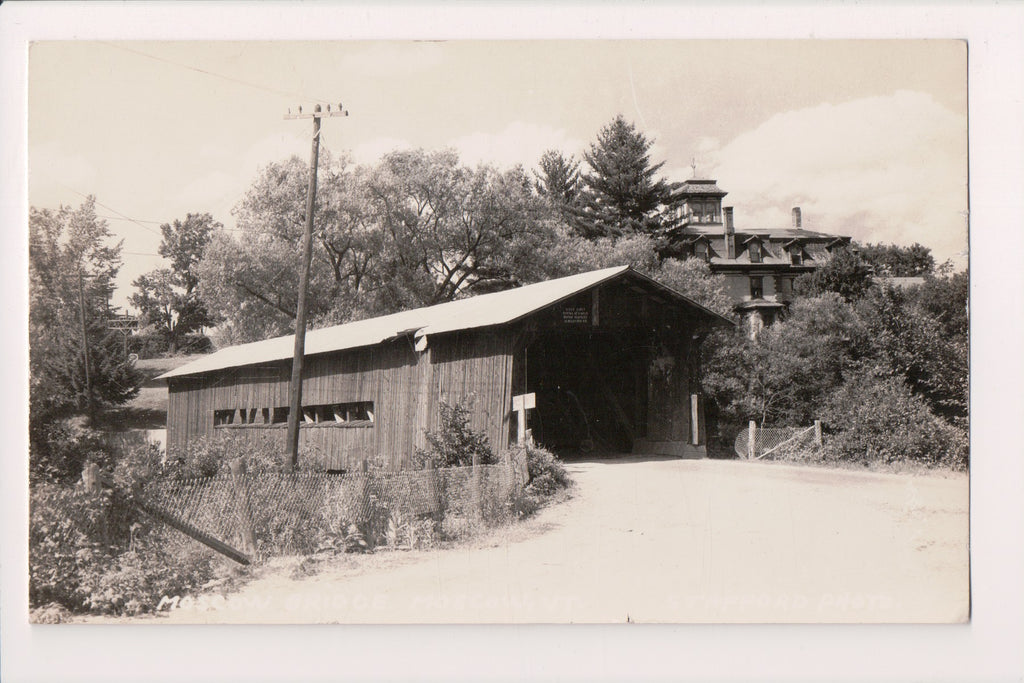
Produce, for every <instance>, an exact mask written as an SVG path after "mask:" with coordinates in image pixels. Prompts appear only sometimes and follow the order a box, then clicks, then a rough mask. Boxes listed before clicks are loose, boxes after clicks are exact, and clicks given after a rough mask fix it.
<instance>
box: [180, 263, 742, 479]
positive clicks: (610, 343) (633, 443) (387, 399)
mask: <svg viewBox="0 0 1024 683" xmlns="http://www.w3.org/2000/svg"><path fill="white" fill-rule="evenodd" d="M731 324H732V323H731V322H730V321H729V320H728V319H726V318H723V317H721V316H719V315H718V314H716V313H714V312H712V311H711V310H709V309H707V308H705V307H703V306H701V305H699V304H697V303H694V302H693V301H691V300H689V299H687V298H686V297H684V296H683V295H681V294H679V293H677V292H675V291H673V290H671V289H669V288H668V287H665V286H664V285H661V284H659V283H658V282H656V281H654V280H652V279H650V278H648V277H646V276H644V275H641V274H640V273H637V272H636V271H634V270H632V269H630V268H629V267H617V268H608V269H604V270H598V271H593V272H590V273H582V274H580V275H574V276H571V277H566V278H560V279H557V280H550V281H547V282H540V283H537V284H533V285H528V286H525V287H520V288H518V289H511V290H508V291H504V292H498V293H495V294H486V295H480V296H475V297H471V298H467V299H462V300H458V301H453V302H450V303H445V304H440V305H437V306H431V307H428V308H420V309H415V310H411V311H404V312H401V313H395V314H393V315H388V316H384V317H381V318H373V319H369V320H361V321H358V322H352V323H348V324H345V325H338V326H335V327H328V328H324V329H320V330H313V331H311V332H309V334H308V335H307V336H306V342H305V353H306V362H305V365H304V372H303V378H302V398H303V404H302V422H301V425H300V430H299V436H300V440H301V442H302V443H304V444H306V445H307V446H313V447H314V448H313V449H312V450H313V451H315V452H316V453H318V454H319V455H318V456H317V457H319V458H322V462H319V463H316V464H318V465H319V466H320V467H322V468H323V469H326V470H347V469H353V468H356V467H358V466H359V464H360V463H361V462H364V461H367V460H371V461H380V462H382V463H383V464H385V465H386V466H387V467H389V468H390V469H396V470H398V469H403V468H407V467H409V466H410V464H411V461H412V456H413V452H414V450H415V449H416V448H417V447H422V446H424V445H425V439H424V430H427V429H435V428H436V427H437V426H438V422H439V420H438V415H439V406H440V402H441V401H446V402H449V403H457V404H460V405H463V406H465V407H467V408H468V409H469V411H470V426H471V427H472V428H474V429H477V430H480V431H482V432H484V433H485V434H486V435H487V437H488V439H489V440H490V443H491V444H492V446H494V447H495V449H496V450H501V449H502V448H504V447H505V446H506V445H507V444H509V443H510V442H514V441H516V440H517V434H518V430H519V425H520V424H521V423H520V418H525V427H526V428H528V429H530V430H531V432H532V434H533V435H534V437H535V438H536V440H537V441H539V442H540V443H542V444H544V445H548V446H551V447H554V448H566V449H580V450H588V449H590V448H599V449H607V450H614V451H618V452H630V451H633V452H636V453H660V454H666V455H676V456H682V457H701V456H702V455H704V452H705V431H704V425H703V408H702V406H701V401H700V396H699V395H698V393H697V388H696V387H697V386H699V377H698V373H699V366H698V364H697V362H696V359H698V358H699V356H700V354H699V353H698V352H697V351H698V347H699V344H700V343H701V339H702V338H703V337H704V335H705V334H706V333H707V332H708V330H709V328H710V327H712V326H716V325H727V326H728V325H731ZM293 345H294V337H292V336H287V337H278V338H276V339H268V340H266V341H260V342H255V343H252V344H243V345H241V346H234V347H229V348H225V349H222V350H220V351H218V352H216V353H214V354H211V355H209V356H205V357H203V358H201V359H199V360H196V361H194V362H192V363H190V364H188V365H184V366H182V367H180V368H177V369H175V370H172V371H170V372H168V373H166V374H164V375H162V376H161V377H162V378H163V379H165V380H167V383H168V389H169V405H168V411H167V442H168V444H167V445H168V451H169V453H175V452H178V451H180V450H181V449H183V448H184V447H186V446H187V444H188V443H189V442H191V441H193V440H195V439H198V438H202V437H210V436H213V435H216V434H220V435H223V436H226V437H228V438H231V439H233V440H240V441H242V442H247V441H248V442H252V441H266V442H270V443H272V444H275V445H276V446H277V447H279V448H280V449H281V450H282V452H283V450H284V445H285V436H286V423H287V420H288V411H289V408H288V406H289V380H290V376H291V363H292V349H293ZM517 408H518V412H517ZM524 413H525V414H524Z"/></svg>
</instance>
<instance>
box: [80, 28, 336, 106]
mask: <svg viewBox="0 0 1024 683" xmlns="http://www.w3.org/2000/svg"><path fill="white" fill-rule="evenodd" d="M98 42H100V43H101V44H103V45H106V46H107V47H112V48H115V49H117V50H124V51H125V52H131V53H132V54H136V55H139V56H141V57H146V58H147V59H152V60H155V61H157V62H163V63H165V64H171V65H173V66H177V67H180V68H182V69H188V70H189V71H195V72H196V73H201V74H205V75H207V76H213V77H214V78H222V79H224V80H226V81H231V82H233V83H238V84H240V85H245V86H248V87H250V88H256V89H258V90H264V91H266V92H272V93H275V94H277V95H287V96H289V97H296V96H298V97H300V98H303V99H307V100H312V101H314V102H319V103H320V104H333V101H331V100H326V99H323V98H321V97H312V96H310V95H307V94H305V93H301V92H296V91H293V90H282V89H280V88H274V87H271V86H267V85H261V84H259V83H254V82H252V81H247V80H244V79H241V78H235V77H234V76H228V75H226V74H222V73H217V72H216V71H210V70H209V69H204V68H202V67H198V66H192V65H191V64H184V63H182V62H178V61H175V60H173V59H167V58H166V57H160V56H157V55H154V54H150V53H148V52H143V51H142V50H136V49H134V48H130V47H126V46H124V45H121V44H118V43H112V42H107V41H102V40H101V41H98Z"/></svg>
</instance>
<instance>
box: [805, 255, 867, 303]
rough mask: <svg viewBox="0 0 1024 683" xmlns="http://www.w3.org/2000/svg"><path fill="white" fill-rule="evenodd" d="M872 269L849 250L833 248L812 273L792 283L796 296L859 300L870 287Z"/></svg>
mask: <svg viewBox="0 0 1024 683" xmlns="http://www.w3.org/2000/svg"><path fill="white" fill-rule="evenodd" d="M872 282H873V280H872V277H871V266H870V265H869V264H868V263H867V262H866V261H864V259H862V258H861V257H860V256H859V255H858V254H857V253H856V252H854V251H853V250H851V249H846V248H842V249H836V250H835V251H833V252H832V256H831V257H830V258H829V259H828V260H827V261H826V262H825V263H824V264H823V265H821V266H820V267H818V268H817V269H816V270H814V271H813V272H811V273H806V274H804V275H801V276H800V277H798V278H797V279H796V280H795V281H794V282H793V291H794V292H796V293H797V294H798V295H801V296H807V297H815V296H820V295H822V294H824V293H826V292H835V293H836V294H839V295H840V296H841V297H843V298H844V299H845V300H846V301H854V300H855V299H859V298H860V297H861V296H863V295H864V293H865V292H867V291H868V288H870V287H871V284H872Z"/></svg>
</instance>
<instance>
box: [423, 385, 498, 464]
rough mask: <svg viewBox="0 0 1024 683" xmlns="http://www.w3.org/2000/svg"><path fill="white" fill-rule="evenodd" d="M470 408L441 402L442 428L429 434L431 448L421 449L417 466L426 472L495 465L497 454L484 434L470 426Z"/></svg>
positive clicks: (427, 433) (427, 434)
mask: <svg viewBox="0 0 1024 683" xmlns="http://www.w3.org/2000/svg"><path fill="white" fill-rule="evenodd" d="M469 415H470V412H469V409H468V408H466V407H464V406H461V405H456V404H451V403H448V402H446V401H441V427H440V429H437V430H428V431H427V432H426V437H427V444H428V446H429V447H428V449H427V450H426V451H424V450H421V449H418V450H417V451H416V454H415V461H416V463H417V464H418V465H419V466H420V467H421V468H424V469H427V468H431V467H467V466H469V465H472V464H473V459H474V457H475V458H477V460H478V464H480V465H489V464H491V463H492V462H494V451H492V450H491V445H490V443H489V442H488V440H487V435H486V434H484V433H483V432H479V431H476V430H473V429H471V428H470V426H469Z"/></svg>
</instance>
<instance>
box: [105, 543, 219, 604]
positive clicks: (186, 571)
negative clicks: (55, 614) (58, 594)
mask: <svg viewBox="0 0 1024 683" xmlns="http://www.w3.org/2000/svg"><path fill="white" fill-rule="evenodd" d="M168 546H171V547H172V548H173V545H172V544H169V543H168V542H167V539H166V538H165V537H163V536H162V535H160V536H157V537H156V538H151V539H148V540H147V542H145V543H144V544H143V546H142V547H141V548H139V549H133V550H129V551H128V552H125V553H121V554H120V555H118V556H117V557H116V558H114V559H113V561H112V562H111V563H110V564H109V565H107V566H105V567H102V568H101V570H100V571H97V572H95V573H94V574H93V575H92V576H91V577H90V578H91V586H90V588H91V592H90V593H89V596H88V598H87V601H86V606H87V607H88V609H89V611H90V612H98V613H101V614H126V615H129V616H134V615H137V614H143V613H146V612H152V611H154V610H156V608H157V605H159V604H160V599H161V598H162V597H163V596H165V595H167V596H174V595H183V594H185V593H188V592H190V591H193V590H195V589H196V588H198V587H199V586H201V585H202V584H203V583H205V582H207V581H209V580H210V578H211V577H212V576H213V573H214V566H215V559H216V558H215V556H214V554H213V551H212V550H209V549H207V548H204V547H201V546H198V545H197V544H195V543H188V544H185V545H182V546H181V547H179V548H177V549H175V550H176V552H172V551H171V550H170V549H169V548H168Z"/></svg>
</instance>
